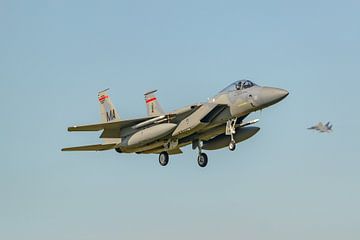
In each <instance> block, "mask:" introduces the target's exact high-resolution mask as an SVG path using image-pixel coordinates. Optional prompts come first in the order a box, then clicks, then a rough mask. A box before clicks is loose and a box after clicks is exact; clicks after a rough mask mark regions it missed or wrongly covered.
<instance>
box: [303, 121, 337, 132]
mask: <svg viewBox="0 0 360 240" xmlns="http://www.w3.org/2000/svg"><path fill="white" fill-rule="evenodd" d="M308 129H309V130H316V131H319V132H321V133H324V132H326V133H329V132H331V131H332V125H331V124H330V122H327V123H326V124H325V125H324V124H323V123H322V122H319V123H318V124H317V125H315V126H312V127H309V128H308Z"/></svg>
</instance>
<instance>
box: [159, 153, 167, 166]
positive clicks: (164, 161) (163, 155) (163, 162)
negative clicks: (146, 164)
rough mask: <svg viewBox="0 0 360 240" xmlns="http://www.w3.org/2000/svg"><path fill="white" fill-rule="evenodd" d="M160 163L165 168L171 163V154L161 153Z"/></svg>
mask: <svg viewBox="0 0 360 240" xmlns="http://www.w3.org/2000/svg"><path fill="white" fill-rule="evenodd" d="M159 163H160V165H161V166H163V167H165V166H166V165H167V164H168V163H169V154H168V153H167V152H162V153H160V155H159Z"/></svg>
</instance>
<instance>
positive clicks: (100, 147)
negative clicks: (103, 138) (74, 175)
mask: <svg viewBox="0 0 360 240" xmlns="http://www.w3.org/2000/svg"><path fill="white" fill-rule="evenodd" d="M115 146H116V143H111V144H96V145H87V146H79V147H69V148H63V149H61V151H104V150H110V149H114V148H115Z"/></svg>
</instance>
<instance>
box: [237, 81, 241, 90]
mask: <svg viewBox="0 0 360 240" xmlns="http://www.w3.org/2000/svg"><path fill="white" fill-rule="evenodd" d="M241 84H242V82H238V83H236V90H241Z"/></svg>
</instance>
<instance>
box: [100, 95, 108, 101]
mask: <svg viewBox="0 0 360 240" xmlns="http://www.w3.org/2000/svg"><path fill="white" fill-rule="evenodd" d="M106 98H109V96H101V97H100V98H99V101H100V102H102V101H104V100H105V99H106Z"/></svg>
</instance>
